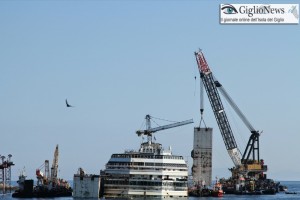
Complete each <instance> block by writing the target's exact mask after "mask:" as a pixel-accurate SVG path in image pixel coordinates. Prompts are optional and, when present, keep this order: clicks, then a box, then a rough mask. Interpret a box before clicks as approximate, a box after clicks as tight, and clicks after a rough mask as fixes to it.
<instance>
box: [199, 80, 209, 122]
mask: <svg viewBox="0 0 300 200" xmlns="http://www.w3.org/2000/svg"><path fill="white" fill-rule="evenodd" d="M203 87H204V86H203V82H202V80H201V79H200V114H201V119H200V124H199V128H201V122H202V121H203V124H204V127H205V128H207V126H206V124H205V121H204V118H203V112H204V94H203V92H204V91H203Z"/></svg>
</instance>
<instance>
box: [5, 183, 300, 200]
mask: <svg viewBox="0 0 300 200" xmlns="http://www.w3.org/2000/svg"><path fill="white" fill-rule="evenodd" d="M281 184H282V185H285V186H287V187H288V190H287V191H288V192H295V193H297V194H286V193H285V192H279V193H277V194H275V195H224V197H188V198H167V199H168V200H169V199H170V200H171V199H180V200H181V199H182V200H196V199H198V200H199V199H201V200H207V199H224V200H225V199H226V200H229V199H255V200H268V199H287V200H289V199H294V200H295V199H300V181H281ZM2 199H9V200H17V199H18V198H12V197H11V194H5V195H3V194H0V200H2ZM37 199H38V200H73V197H59V198H47V199H45V198H31V199H30V200H37ZM143 199H147V200H150V199H151V198H143ZM19 200H24V198H23V199H19ZM76 200H77V199H76ZM90 200H92V199H90Z"/></svg>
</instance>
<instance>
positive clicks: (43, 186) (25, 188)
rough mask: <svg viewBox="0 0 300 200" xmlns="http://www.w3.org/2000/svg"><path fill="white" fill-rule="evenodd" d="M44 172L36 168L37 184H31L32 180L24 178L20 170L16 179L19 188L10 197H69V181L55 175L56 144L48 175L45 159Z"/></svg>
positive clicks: (70, 190) (56, 164)
mask: <svg viewBox="0 0 300 200" xmlns="http://www.w3.org/2000/svg"><path fill="white" fill-rule="evenodd" d="M44 167H45V174H43V173H42V172H41V170H40V169H37V170H36V176H37V185H36V186H33V180H32V179H30V180H26V176H25V172H24V171H23V172H21V174H20V176H19V180H18V184H19V189H18V190H16V191H15V192H14V193H13V194H12V197H15V198H40V197H69V196H72V188H71V187H70V185H69V183H68V182H67V181H65V180H63V179H59V178H58V177H57V172H58V145H57V146H56V148H55V152H54V159H53V163H52V167H51V175H50V176H49V161H48V160H46V161H45V164H44Z"/></svg>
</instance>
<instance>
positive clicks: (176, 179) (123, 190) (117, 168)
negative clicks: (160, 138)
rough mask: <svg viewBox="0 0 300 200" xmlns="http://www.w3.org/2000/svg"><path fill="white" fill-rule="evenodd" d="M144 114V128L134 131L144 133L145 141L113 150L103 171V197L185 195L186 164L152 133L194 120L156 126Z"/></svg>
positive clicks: (186, 187)
mask: <svg viewBox="0 0 300 200" xmlns="http://www.w3.org/2000/svg"><path fill="white" fill-rule="evenodd" d="M150 118H151V117H150V116H149V115H147V116H146V124H147V129H146V130H140V131H137V132H136V133H137V134H138V135H139V136H140V135H145V136H147V142H143V143H142V144H141V145H140V148H139V150H138V151H134V150H131V151H125V152H124V153H120V154H113V155H112V156H111V158H110V160H109V161H108V163H107V164H106V168H105V170H104V171H103V172H102V174H101V175H102V177H103V183H104V194H103V195H104V197H106V198H110V197H111V198H123V197H124V198H136V197H145V196H147V197H163V198H164V197H187V196H188V192H187V190H188V185H187V181H188V166H187V163H186V161H185V160H184V159H183V157H182V156H178V155H173V154H172V151H171V148H169V149H166V150H165V149H163V147H162V145H161V144H160V143H156V142H153V140H152V133H154V132H156V131H160V130H164V129H168V128H173V127H177V126H182V125H186V124H190V123H193V120H187V121H183V122H177V123H174V124H169V125H165V126H160V127H156V128H151V127H150Z"/></svg>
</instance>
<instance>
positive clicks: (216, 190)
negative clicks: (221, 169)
mask: <svg viewBox="0 0 300 200" xmlns="http://www.w3.org/2000/svg"><path fill="white" fill-rule="evenodd" d="M223 195H224V192H223V189H222V184H221V183H220V182H219V181H218V180H217V181H216V183H215V185H214V187H213V190H212V191H211V196H213V197H223Z"/></svg>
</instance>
